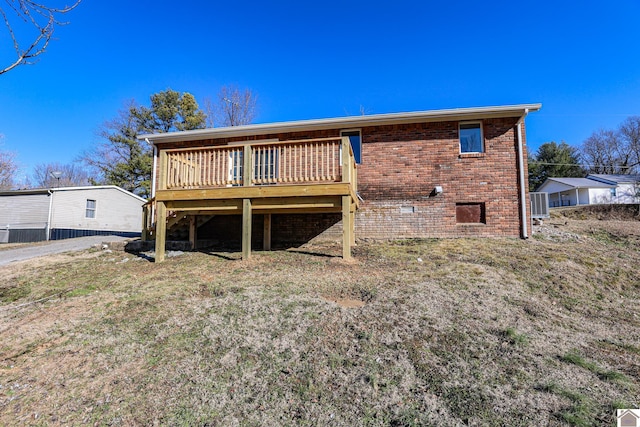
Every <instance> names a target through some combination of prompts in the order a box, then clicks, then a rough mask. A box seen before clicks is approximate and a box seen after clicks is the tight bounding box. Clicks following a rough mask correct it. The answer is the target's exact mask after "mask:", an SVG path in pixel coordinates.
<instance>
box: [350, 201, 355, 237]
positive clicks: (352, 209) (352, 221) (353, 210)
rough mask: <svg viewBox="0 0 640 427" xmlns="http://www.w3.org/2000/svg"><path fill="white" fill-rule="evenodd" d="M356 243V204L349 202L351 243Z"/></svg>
mask: <svg viewBox="0 0 640 427" xmlns="http://www.w3.org/2000/svg"><path fill="white" fill-rule="evenodd" d="M355 244H356V206H355V204H351V245H352V246H354V245H355Z"/></svg>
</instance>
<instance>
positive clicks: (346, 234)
mask: <svg viewBox="0 0 640 427" xmlns="http://www.w3.org/2000/svg"><path fill="white" fill-rule="evenodd" d="M352 223H353V221H352V217H351V196H342V258H343V259H351V229H352Z"/></svg>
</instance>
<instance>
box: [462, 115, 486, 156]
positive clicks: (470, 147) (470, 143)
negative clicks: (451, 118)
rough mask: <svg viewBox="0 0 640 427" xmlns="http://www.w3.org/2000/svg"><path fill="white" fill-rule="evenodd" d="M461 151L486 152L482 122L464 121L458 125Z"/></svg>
mask: <svg viewBox="0 0 640 427" xmlns="http://www.w3.org/2000/svg"><path fill="white" fill-rule="evenodd" d="M458 135H459V138H460V153H482V152H484V136H483V134H482V122H462V123H460V125H459V127H458Z"/></svg>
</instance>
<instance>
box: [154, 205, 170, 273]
mask: <svg viewBox="0 0 640 427" xmlns="http://www.w3.org/2000/svg"><path fill="white" fill-rule="evenodd" d="M157 212H158V214H157V217H156V218H157V219H156V258H155V262H162V261H164V246H165V242H166V239H167V206H166V205H165V203H164V202H157Z"/></svg>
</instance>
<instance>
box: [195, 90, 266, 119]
mask: <svg viewBox="0 0 640 427" xmlns="http://www.w3.org/2000/svg"><path fill="white" fill-rule="evenodd" d="M257 101H258V96H257V95H256V94H255V93H253V92H252V91H251V90H250V89H245V90H240V89H238V88H237V87H236V86H233V85H230V86H222V88H221V89H220V92H218V96H217V100H216V101H215V102H214V101H212V100H211V99H210V98H207V99H205V100H204V109H205V112H206V113H207V126H209V127H216V126H219V127H224V126H242V125H248V124H250V123H251V122H252V121H253V119H254V118H255V116H256V103H257Z"/></svg>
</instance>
